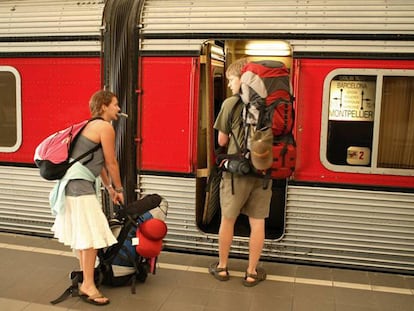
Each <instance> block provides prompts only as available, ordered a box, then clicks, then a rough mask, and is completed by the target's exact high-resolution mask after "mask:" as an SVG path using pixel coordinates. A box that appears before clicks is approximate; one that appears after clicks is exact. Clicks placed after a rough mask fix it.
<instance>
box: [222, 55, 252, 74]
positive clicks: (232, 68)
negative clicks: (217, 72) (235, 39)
mask: <svg viewBox="0 0 414 311" xmlns="http://www.w3.org/2000/svg"><path fill="white" fill-rule="evenodd" d="M248 62H249V61H248V59H247V58H245V57H243V58H240V59H238V60H236V61H235V62H233V63H231V64H230V65H229V67H228V68H227V70H226V77H227V78H228V77H229V76H235V77H240V76H241V70H242V68H243V67H244V65H246V64H247V63H248Z"/></svg>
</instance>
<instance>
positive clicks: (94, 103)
mask: <svg viewBox="0 0 414 311" xmlns="http://www.w3.org/2000/svg"><path fill="white" fill-rule="evenodd" d="M114 97H116V95H115V94H114V93H112V92H111V91H106V90H100V91H97V92H95V93H94V94H93V95H92V97H91V99H90V100H89V110H90V111H91V115H92V116H93V117H96V116H99V115H101V113H102V106H103V105H105V106H109V104H110V103H111V102H112V98H114Z"/></svg>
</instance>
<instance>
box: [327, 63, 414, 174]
mask: <svg viewBox="0 0 414 311" xmlns="http://www.w3.org/2000/svg"><path fill="white" fill-rule="evenodd" d="M360 72H362V71H361V70H359V71H358V70H351V69H348V70H347V69H338V70H335V71H334V72H331V74H330V75H329V76H328V77H327V78H326V80H325V89H324V99H325V100H324V103H325V107H324V112H325V113H324V116H323V118H324V120H322V131H321V138H322V140H321V142H322V144H321V152H322V153H323V154H322V155H321V159H322V162H323V163H324V165H325V166H327V167H328V168H329V169H332V170H334V171H344V172H361V173H385V174H400V175H411V174H412V173H413V170H414V73H411V75H407V72H405V74H404V75H401V73H400V72H398V71H393V70H388V71H386V70H382V71H374V70H364V71H363V74H360Z"/></svg>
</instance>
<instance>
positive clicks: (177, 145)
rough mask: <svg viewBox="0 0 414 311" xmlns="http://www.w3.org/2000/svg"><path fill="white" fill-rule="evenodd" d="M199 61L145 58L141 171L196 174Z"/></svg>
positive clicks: (140, 139)
mask: <svg viewBox="0 0 414 311" xmlns="http://www.w3.org/2000/svg"><path fill="white" fill-rule="evenodd" d="M197 68H198V58H195V59H194V58H192V57H143V58H142V71H141V77H142V90H141V91H142V94H141V99H140V113H142V117H141V118H140V122H139V123H138V124H137V126H138V133H139V136H140V138H139V139H138V140H137V142H138V149H139V150H138V152H137V154H138V159H137V162H138V163H137V166H138V168H139V169H140V170H150V171H164V172H170V173H174V172H175V173H193V172H194V169H195V167H196V166H197V163H196V158H197V157H196V156H195V155H196V150H195V148H196V140H195V137H197V121H196V120H197V115H198V110H197V93H198V76H199V72H198V71H197Z"/></svg>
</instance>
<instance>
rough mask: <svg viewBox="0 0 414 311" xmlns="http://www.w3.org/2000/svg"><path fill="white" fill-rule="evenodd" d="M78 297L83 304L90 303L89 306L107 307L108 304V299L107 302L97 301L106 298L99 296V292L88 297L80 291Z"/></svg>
mask: <svg viewBox="0 0 414 311" xmlns="http://www.w3.org/2000/svg"><path fill="white" fill-rule="evenodd" d="M79 297H80V298H81V299H82V300H83V301H85V302H87V303H90V304H92V305H95V306H105V305H107V304H108V303H109V299H107V300H105V301H100V300H99V299H101V298H106V297H105V296H104V295H102V294H101V292H99V291H98V292H97V293H96V294H93V295H90V296H88V295H87V294H85V293H82V292H81V291H79Z"/></svg>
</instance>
